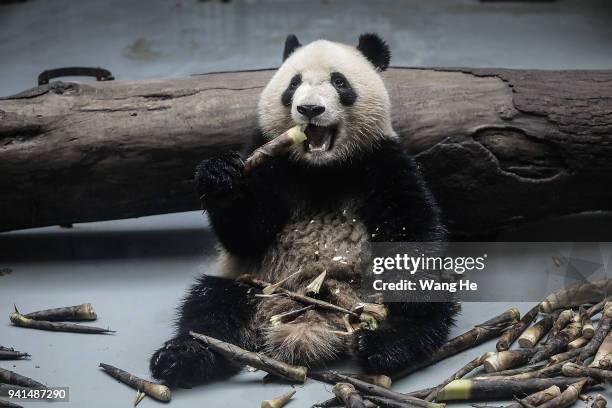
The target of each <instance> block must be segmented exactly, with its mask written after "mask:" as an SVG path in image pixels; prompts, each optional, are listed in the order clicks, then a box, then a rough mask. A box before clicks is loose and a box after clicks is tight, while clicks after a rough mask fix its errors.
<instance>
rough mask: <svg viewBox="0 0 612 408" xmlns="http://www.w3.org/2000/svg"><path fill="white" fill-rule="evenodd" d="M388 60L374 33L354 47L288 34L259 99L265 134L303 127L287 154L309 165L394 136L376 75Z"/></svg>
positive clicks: (342, 158)
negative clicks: (300, 137) (302, 134)
mask: <svg viewBox="0 0 612 408" xmlns="http://www.w3.org/2000/svg"><path fill="white" fill-rule="evenodd" d="M389 59H390V53H389V48H388V46H387V44H386V43H385V42H384V41H383V40H382V39H381V38H380V37H378V36H377V35H376V34H363V35H361V36H360V37H359V43H358V45H357V47H354V46H350V45H345V44H340V43H336V42H331V41H326V40H318V41H314V42H312V43H310V44H308V45H304V46H302V45H300V43H299V41H298V39H297V38H296V37H295V36H294V35H290V36H289V37H287V40H286V43H285V50H284V53H283V64H282V65H281V67H280V68H279V69H278V70H277V71H276V73H275V74H274V76H273V77H272V79H271V80H270V82H269V83H268V85H267V86H266V87H265V89H264V90H263V92H262V94H261V98H260V101H259V108H258V112H259V124H260V128H261V129H262V131H263V133H264V136H266V138H273V137H275V136H278V135H280V134H281V133H283V132H284V131H286V130H287V129H289V128H291V127H293V126H295V125H296V124H305V125H307V126H306V130H305V133H306V136H307V140H306V141H305V142H304V143H303V144H301V145H298V146H294V147H293V148H292V150H291V153H290V157H291V158H292V159H293V160H296V161H300V162H303V163H307V164H311V165H325V164H332V163H337V162H339V161H346V160H350V159H352V158H354V157H356V156H357V155H359V154H362V153H364V152H367V151H368V150H371V149H372V148H373V147H374V146H375V145H376V144H377V143H379V142H380V141H381V140H383V139H385V138H392V137H395V133H394V131H393V129H392V127H391V119H390V102H389V95H388V93H387V89H386V88H385V85H384V83H383V81H382V78H381V76H380V73H381V72H382V71H384V70H385V69H386V68H387V67H388V66H389Z"/></svg>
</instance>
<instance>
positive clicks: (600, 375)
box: [562, 363, 612, 382]
mask: <svg viewBox="0 0 612 408" xmlns="http://www.w3.org/2000/svg"><path fill="white" fill-rule="evenodd" d="M562 372H563V375H565V376H566V377H592V378H595V379H598V380H601V381H606V382H612V371H608V370H602V369H601V368H594V367H584V366H581V365H579V364H575V363H565V364H564V365H563V368H562Z"/></svg>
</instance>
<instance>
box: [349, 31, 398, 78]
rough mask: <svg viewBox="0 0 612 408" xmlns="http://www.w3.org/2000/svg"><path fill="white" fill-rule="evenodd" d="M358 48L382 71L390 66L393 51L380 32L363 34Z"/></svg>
mask: <svg viewBox="0 0 612 408" xmlns="http://www.w3.org/2000/svg"><path fill="white" fill-rule="evenodd" d="M357 49H358V50H359V51H361V53H362V54H363V55H364V56H365V57H366V58H367V59H368V60H369V61H370V62H371V63H372V64H374V66H375V67H376V68H378V69H379V70H380V71H384V70H385V69H387V68H388V67H389V61H390V60H391V52H390V51H389V46H388V45H387V43H386V42H385V41H384V40H383V39H382V38H380V37H379V36H378V34H374V33H366V34H361V35H360V36H359V45H358V46H357Z"/></svg>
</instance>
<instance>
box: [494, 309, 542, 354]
mask: <svg viewBox="0 0 612 408" xmlns="http://www.w3.org/2000/svg"><path fill="white" fill-rule="evenodd" d="M539 312H540V307H539V305H536V306H535V307H533V308H532V309H531V310H530V311H528V312H527V313H526V314H525V316H523V318H522V319H521V320H520V321H519V322H518V323H516V324H515V325H514V326H512V327H510V328H509V329H508V330H506V331H505V332H504V333H503V334H502V335H501V336H500V338H499V340H498V341H497V344H496V345H495V348H497V351H505V350H508V349H509V348H510V346H511V345H512V343H514V341H515V340H516V339H518V338H519V336H520V335H521V334H522V333H523V332H524V331H525V329H526V328H527V327H529V325H530V324H531V322H532V321H533V320H534V319H535V318H536V317H537V316H538V313H539Z"/></svg>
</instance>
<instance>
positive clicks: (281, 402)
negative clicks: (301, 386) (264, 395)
mask: <svg viewBox="0 0 612 408" xmlns="http://www.w3.org/2000/svg"><path fill="white" fill-rule="evenodd" d="M294 394H295V390H291V391H288V392H286V393H284V394H283V395H281V396H278V397H276V398H273V399H269V400H265V401H262V403H261V408H282V407H284V406H285V405H287V403H288V402H289V401H290V400H291V398H292V397H293V395H294Z"/></svg>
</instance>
